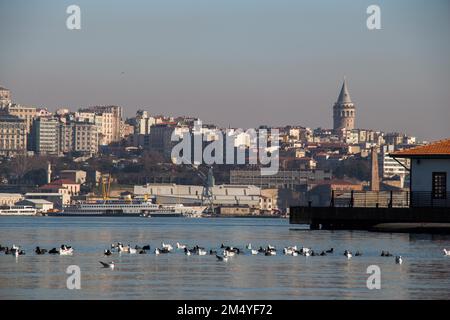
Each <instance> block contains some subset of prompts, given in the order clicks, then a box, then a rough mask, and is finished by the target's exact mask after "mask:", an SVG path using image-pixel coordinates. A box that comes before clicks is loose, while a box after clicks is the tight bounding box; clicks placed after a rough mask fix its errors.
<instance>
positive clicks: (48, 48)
mask: <svg viewBox="0 0 450 320" xmlns="http://www.w3.org/2000/svg"><path fill="white" fill-rule="evenodd" d="M344 2H345V4H346V5H345V6H344V5H342V6H339V5H337V4H335V3H332V2H331V1H330V2H324V3H321V4H315V3H313V2H312V1H303V2H301V3H298V2H294V1H283V2H282V3H277V4H272V3H270V2H267V1H261V2H258V5H256V2H255V1H247V2H245V3H238V2H236V1H232V2H227V3H226V4H225V3H224V2H223V3H222V2H219V3H217V4H215V5H214V6H213V5H210V4H208V3H207V2H205V1H194V2H193V3H191V4H190V5H188V4H183V3H182V2H177V3H176V5H173V4H171V5H168V4H165V3H163V2H161V1H151V2H148V3H144V2H140V1H134V2H133V1H132V2H130V3H129V4H128V3H127V4H122V3H119V2H108V5H105V2H103V3H102V2H97V3H95V4H92V3H89V2H86V1H79V2H78V3H77V4H78V5H79V6H80V8H81V11H82V29H81V30H77V31H69V30H67V29H66V28H65V19H66V18H67V14H66V13H65V9H66V7H67V6H68V5H69V4H70V3H68V2H62V3H58V4H56V3H54V2H40V5H39V6H37V5H33V4H24V3H20V2H19V3H7V4H6V3H1V4H0V9H1V10H0V18H1V19H0V21H2V22H0V25H1V28H0V35H1V37H2V39H4V41H5V42H6V43H7V44H8V45H7V46H4V48H3V49H2V50H3V52H2V59H1V61H0V70H1V72H0V85H1V86H4V87H6V88H8V89H10V90H11V91H12V96H13V100H14V102H16V103H19V104H23V105H34V106H43V107H48V108H49V110H51V111H54V110H55V109H56V108H58V107H64V106H67V107H69V108H70V109H72V110H73V109H78V108H80V107H85V106H91V105H120V106H123V108H124V115H125V117H131V116H133V115H134V114H135V113H136V111H137V110H138V109H145V110H148V111H149V112H151V113H152V114H165V115H174V116H177V115H187V116H196V117H200V118H201V119H202V120H204V121H205V122H210V123H215V124H217V125H219V126H221V127H228V126H232V127H244V128H248V127H257V126H259V125H269V126H284V125H301V126H305V127H311V128H315V127H322V128H332V125H333V124H332V117H331V114H332V108H333V104H334V103H335V102H336V100H337V97H338V94H339V89H340V87H341V83H342V79H343V77H344V76H346V77H347V81H348V85H349V88H350V92H351V96H352V100H353V102H354V103H355V105H356V107H357V115H356V127H357V128H365V129H374V130H382V131H386V132H392V131H398V132H404V133H406V134H412V135H415V136H417V137H419V138H420V139H425V140H429V141H431V140H438V139H441V138H445V137H448V136H450V125H449V124H448V120H447V119H448V118H449V117H450V108H449V106H448V101H449V98H450V92H449V91H448V89H447V87H448V83H449V81H450V72H449V71H450V65H449V63H448V56H449V55H450V43H449V41H448V39H447V37H446V36H445V35H446V32H447V31H448V30H449V29H450V24H449V21H448V19H446V14H447V13H448V9H449V4H448V3H447V2H445V1H437V2H436V5H435V6H433V7H432V8H431V7H429V6H427V4H426V3H425V2H423V1H418V0H416V1H398V2H396V3H395V4H392V3H388V2H386V1H378V5H379V6H380V7H381V11H382V30H375V31H370V30H368V29H367V28H366V26H365V20H366V18H367V14H366V12H365V9H366V8H367V6H368V5H370V4H372V3H369V2H368V1H363V2H362V3H359V4H355V3H353V2H349V1H344ZM117 21H122V23H117ZM98 39H101V41H98ZM146 39H148V40H146ZM43 79H45V81H43Z"/></svg>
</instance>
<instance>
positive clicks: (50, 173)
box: [47, 162, 52, 183]
mask: <svg viewBox="0 0 450 320" xmlns="http://www.w3.org/2000/svg"><path fill="white" fill-rule="evenodd" d="M50 182H52V165H51V164H50V162H48V163H47V183H50Z"/></svg>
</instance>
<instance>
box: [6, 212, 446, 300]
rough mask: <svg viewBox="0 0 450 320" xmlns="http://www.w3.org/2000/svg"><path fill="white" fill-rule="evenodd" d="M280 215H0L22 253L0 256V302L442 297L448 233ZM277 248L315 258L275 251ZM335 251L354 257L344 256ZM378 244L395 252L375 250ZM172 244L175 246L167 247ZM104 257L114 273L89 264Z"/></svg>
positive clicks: (9, 242) (8, 237)
mask: <svg viewBox="0 0 450 320" xmlns="http://www.w3.org/2000/svg"><path fill="white" fill-rule="evenodd" d="M301 229H302V227H301V226H300V227H299V226H292V225H289V223H288V221H287V220H282V219H231V218H227V219H185V218H152V219H146V218H72V217H0V244H1V245H3V246H11V245H12V244H13V243H14V244H16V245H20V246H22V248H23V249H24V250H25V251H26V255H24V256H20V257H18V258H15V257H13V256H11V255H5V254H3V253H0V298H1V299H449V298H450V257H444V256H443V254H442V249H443V248H450V236H438V235H434V236H431V235H414V234H396V233H369V232H365V231H353V232H350V231H309V230H306V229H304V230H301ZM118 241H121V242H123V243H125V244H128V243H130V244H131V245H132V246H134V245H136V244H138V245H141V246H142V245H145V244H150V245H151V247H152V250H151V252H152V253H150V254H145V255H138V254H136V255H129V254H117V253H114V254H113V255H112V256H110V257H104V256H103V250H104V249H106V248H109V246H110V244H111V243H115V242H118ZM161 241H164V242H166V243H172V245H174V246H175V243H176V242H177V241H178V242H181V243H186V244H188V245H195V244H198V245H200V246H203V247H206V248H207V249H210V248H217V247H218V246H220V244H221V243H225V244H228V245H233V246H236V247H240V248H244V247H245V245H246V244H247V243H252V245H253V247H254V248H256V247H259V246H260V245H261V246H267V245H268V244H271V245H275V246H276V247H277V248H278V249H279V252H278V255H277V256H270V257H266V256H263V255H257V256H252V255H248V254H246V255H239V256H235V257H233V258H230V260H229V261H228V262H219V261H217V259H216V258H215V256H209V255H207V256H185V255H184V254H183V253H182V252H181V251H178V252H174V253H171V254H167V255H160V256H155V255H154V254H153V249H154V248H155V246H159V245H160V244H161ZM62 243H66V244H68V245H71V246H72V247H73V248H74V249H75V253H74V254H73V256H59V255H48V254H46V255H36V254H35V253H34V248H35V246H40V247H41V248H46V249H51V248H53V247H59V246H60V245H61V244H62ZM287 245H297V246H300V247H301V246H305V247H309V248H312V249H314V250H315V251H319V252H320V251H322V250H325V249H328V248H330V247H334V249H335V253H334V254H333V255H328V256H325V257H303V256H298V257H292V256H283V255H282V252H281V250H282V248H283V247H284V246H287ZM345 249H349V250H352V251H353V252H355V251H357V250H360V251H362V252H363V256H362V257H354V258H353V259H351V260H347V259H346V258H345V257H344V256H343V255H342V253H343V251H344V250H345ZM381 250H389V251H390V252H391V253H393V254H394V255H395V254H399V255H402V256H403V257H404V263H403V264H402V265H397V264H395V261H394V258H393V257H388V258H385V257H380V252H381ZM175 251H176V250H175ZM100 260H101V261H114V262H115V263H116V268H115V269H114V270H109V269H103V268H101V265H100V264H99V261H100ZM69 265H78V266H79V267H80V269H81V289H80V290H69V289H67V288H66V280H67V277H68V276H69V275H68V274H66V273H65V271H66V268H67V267H68V266H69ZM369 265H378V266H379V267H380V268H381V290H369V289H367V286H366V280H367V277H368V276H369V275H368V274H367V273H366V270H367V267H368V266H369Z"/></svg>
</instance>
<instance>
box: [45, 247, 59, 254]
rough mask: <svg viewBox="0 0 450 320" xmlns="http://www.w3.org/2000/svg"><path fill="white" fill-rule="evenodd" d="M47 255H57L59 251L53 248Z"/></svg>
mask: <svg viewBox="0 0 450 320" xmlns="http://www.w3.org/2000/svg"><path fill="white" fill-rule="evenodd" d="M48 253H50V254H58V253H59V251H58V250H57V249H56V248H53V249H51V250H50V251H49V252H48Z"/></svg>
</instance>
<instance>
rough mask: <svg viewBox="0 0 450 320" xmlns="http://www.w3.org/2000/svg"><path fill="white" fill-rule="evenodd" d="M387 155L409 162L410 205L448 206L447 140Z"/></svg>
mask: <svg viewBox="0 0 450 320" xmlns="http://www.w3.org/2000/svg"><path fill="white" fill-rule="evenodd" d="M390 155H391V157H393V158H394V159H402V158H407V159H410V161H411V169H410V191H411V206H415V207H418V206H421V205H422V206H432V207H433V206H435V207H437V206H445V207H450V184H449V183H448V177H449V176H450V138H449V139H445V140H440V141H437V142H434V143H430V144H427V145H424V146H418V147H414V148H410V149H405V150H400V151H396V152H393V153H391V154H390Z"/></svg>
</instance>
